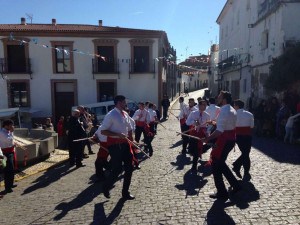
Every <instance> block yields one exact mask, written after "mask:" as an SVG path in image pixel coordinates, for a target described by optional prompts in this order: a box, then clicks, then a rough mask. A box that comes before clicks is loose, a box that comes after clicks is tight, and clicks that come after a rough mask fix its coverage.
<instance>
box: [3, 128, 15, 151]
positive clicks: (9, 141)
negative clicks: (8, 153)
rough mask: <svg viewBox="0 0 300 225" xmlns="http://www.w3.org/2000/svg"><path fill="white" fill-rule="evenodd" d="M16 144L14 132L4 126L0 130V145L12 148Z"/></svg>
mask: <svg viewBox="0 0 300 225" xmlns="http://www.w3.org/2000/svg"><path fill="white" fill-rule="evenodd" d="M12 146H14V139H13V133H12V132H10V131H8V130H6V129H5V128H2V129H1V130H0V147H1V148H2V149H3V148H10V147H12Z"/></svg>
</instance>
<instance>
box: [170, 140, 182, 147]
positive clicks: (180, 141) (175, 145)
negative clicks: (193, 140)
mask: <svg viewBox="0 0 300 225" xmlns="http://www.w3.org/2000/svg"><path fill="white" fill-rule="evenodd" d="M181 145H182V140H179V141H177V142H176V143H174V144H173V145H172V146H171V147H170V149H173V148H177V147H179V146H181Z"/></svg>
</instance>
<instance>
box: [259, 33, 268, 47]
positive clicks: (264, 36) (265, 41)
mask: <svg viewBox="0 0 300 225" xmlns="http://www.w3.org/2000/svg"><path fill="white" fill-rule="evenodd" d="M268 47H269V31H267V30H265V31H264V32H262V34H261V50H264V49H267V48H268Z"/></svg>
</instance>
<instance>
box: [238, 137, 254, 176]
mask: <svg viewBox="0 0 300 225" xmlns="http://www.w3.org/2000/svg"><path fill="white" fill-rule="evenodd" d="M236 143H237V145H238V146H239V149H240V150H241V153H242V154H241V156H240V157H239V158H238V159H237V160H235V162H234V163H233V166H234V167H235V168H237V169H238V170H240V169H241V167H242V166H243V167H244V173H249V171H250V165H251V162H250V156H249V155H250V150H251V143H252V136H251V135H237V136H236Z"/></svg>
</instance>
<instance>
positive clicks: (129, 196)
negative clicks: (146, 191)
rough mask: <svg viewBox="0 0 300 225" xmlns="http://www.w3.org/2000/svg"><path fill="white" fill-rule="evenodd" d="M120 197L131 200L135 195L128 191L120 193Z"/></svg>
mask: <svg viewBox="0 0 300 225" xmlns="http://www.w3.org/2000/svg"><path fill="white" fill-rule="evenodd" d="M122 198H123V199H124V200H133V199H135V197H134V196H133V195H131V194H130V193H128V194H125V195H123V194H122Z"/></svg>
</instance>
